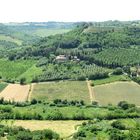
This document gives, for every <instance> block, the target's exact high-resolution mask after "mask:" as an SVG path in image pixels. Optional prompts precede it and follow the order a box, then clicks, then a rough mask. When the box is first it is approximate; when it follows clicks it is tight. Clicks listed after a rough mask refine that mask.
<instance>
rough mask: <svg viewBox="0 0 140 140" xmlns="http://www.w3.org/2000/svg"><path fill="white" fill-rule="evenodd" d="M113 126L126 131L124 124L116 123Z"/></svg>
mask: <svg viewBox="0 0 140 140" xmlns="http://www.w3.org/2000/svg"><path fill="white" fill-rule="evenodd" d="M111 126H112V127H114V128H117V129H120V130H125V125H124V124H122V123H121V122H120V121H114V122H113V123H112V124H111Z"/></svg>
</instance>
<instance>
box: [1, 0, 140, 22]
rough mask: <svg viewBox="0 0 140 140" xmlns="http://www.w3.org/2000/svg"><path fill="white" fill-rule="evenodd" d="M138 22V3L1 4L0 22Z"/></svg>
mask: <svg viewBox="0 0 140 140" xmlns="http://www.w3.org/2000/svg"><path fill="white" fill-rule="evenodd" d="M105 20H140V0H0V22H25V21H105Z"/></svg>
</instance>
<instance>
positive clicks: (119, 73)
mask: <svg viewBox="0 0 140 140" xmlns="http://www.w3.org/2000/svg"><path fill="white" fill-rule="evenodd" d="M122 73H123V70H122V68H116V69H115V70H114V71H113V74H114V75H121V74H122Z"/></svg>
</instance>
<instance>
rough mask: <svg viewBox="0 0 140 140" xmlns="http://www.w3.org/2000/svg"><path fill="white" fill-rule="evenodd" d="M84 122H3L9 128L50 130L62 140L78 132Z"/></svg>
mask: <svg viewBox="0 0 140 140" xmlns="http://www.w3.org/2000/svg"><path fill="white" fill-rule="evenodd" d="M83 122H84V121H73V120H69V121H38V120H14V121H13V120H9V121H2V124H4V125H8V126H11V125H12V126H22V127H23V128H26V129H30V130H32V131H34V130H44V129H50V130H53V131H55V132H57V133H58V134H60V137H61V138H66V137H69V136H71V135H72V134H73V133H75V132H76V130H77V129H76V128H77V126H79V125H80V124H82V123H83Z"/></svg>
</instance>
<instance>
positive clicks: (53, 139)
mask: <svg viewBox="0 0 140 140" xmlns="http://www.w3.org/2000/svg"><path fill="white" fill-rule="evenodd" d="M4 138H6V139H7V140H58V139H59V135H58V134H57V133H55V132H53V131H52V130H49V129H46V130H42V131H40V130H37V131H32V132H31V131H30V130H28V129H24V128H22V127H8V126H4V125H0V139H4Z"/></svg>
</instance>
